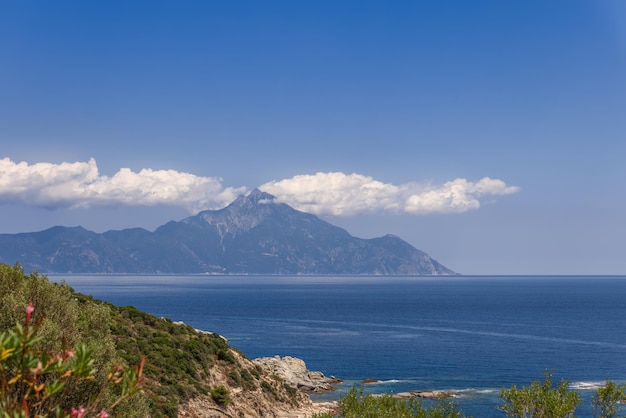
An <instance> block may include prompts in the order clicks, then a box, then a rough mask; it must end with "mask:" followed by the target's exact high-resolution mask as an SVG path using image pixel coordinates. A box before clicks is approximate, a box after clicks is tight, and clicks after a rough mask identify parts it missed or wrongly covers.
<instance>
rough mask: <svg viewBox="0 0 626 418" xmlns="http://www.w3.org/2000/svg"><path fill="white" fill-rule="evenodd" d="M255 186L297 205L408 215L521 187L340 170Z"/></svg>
mask: <svg viewBox="0 0 626 418" xmlns="http://www.w3.org/2000/svg"><path fill="white" fill-rule="evenodd" d="M259 188H260V189H261V190H263V191H266V192H268V193H271V194H273V195H275V196H276V197H277V198H278V200H280V201H282V202H285V203H287V204H289V205H290V206H293V207H295V208H297V209H299V210H302V211H305V212H311V213H315V214H318V215H335V216H349V215H355V214H359V213H368V212H381V211H384V212H389V211H391V212H401V213H408V214H412V215H425V214H430V213H461V212H466V211H468V210H471V209H478V208H479V207H480V199H481V198H482V197H486V196H497V195H506V194H512V193H516V192H518V191H519V187H515V186H507V185H506V183H504V182H503V181H502V180H498V179H492V178H489V177H484V178H482V179H481V180H479V181H478V182H471V181H468V180H466V179H462V178H458V179H455V180H452V181H449V182H447V183H444V184H441V185H430V184H429V185H423V184H418V183H406V184H402V185H393V184H389V183H382V182H380V181H377V180H374V179H373V178H372V177H367V176H364V175H361V174H344V173H317V174H315V175H301V176H295V177H292V178H290V179H286V180H281V181H272V182H269V183H266V184H264V185H262V186H260V187H259Z"/></svg>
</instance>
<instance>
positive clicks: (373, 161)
mask: <svg viewBox="0 0 626 418" xmlns="http://www.w3.org/2000/svg"><path fill="white" fill-rule="evenodd" d="M0 63H1V65H0V214H2V216H0V233H16V232H27V231H37V230H42V229H45V228H48V227H51V226H54V225H66V226H74V225H82V226H84V227H86V228H88V229H91V230H95V231H99V232H100V231H105V230H108V229H122V228H126V227H133V226H143V227H145V228H148V229H154V228H155V227H156V226H158V225H160V224H163V223H165V222H167V221H168V220H171V219H176V220H177V219H182V218H184V217H186V216H189V215H190V214H193V213H194V212H195V211H198V210H200V209H204V208H206V209H216V208H219V207H222V206H224V205H225V204H226V203H228V202H229V201H230V200H231V199H232V198H234V196H236V195H237V194H239V193H246V192H249V191H250V190H252V189H253V188H255V187H261V188H262V189H263V190H265V191H268V192H270V193H273V194H275V195H276V196H277V197H278V198H279V199H280V200H281V201H284V202H287V203H289V204H291V205H292V206H294V207H297V208H300V209H303V210H307V211H310V212H313V213H317V214H319V215H320V216H322V217H323V218H324V219H326V220H328V221H329V222H331V223H334V224H336V225H339V226H342V227H344V228H346V229H347V230H348V231H349V232H350V233H352V234H353V235H356V236H360V237H364V238H369V237H374V236H379V235H383V234H386V233H393V234H396V235H398V236H400V237H402V238H404V239H405V240H407V241H408V242H410V243H411V244H413V245H414V246H416V247H417V248H419V249H421V250H424V251H426V252H427V253H429V254H430V255H431V256H433V257H434V258H436V259H437V260H438V261H440V262H441V263H443V264H444V265H446V266H447V267H449V268H451V269H453V270H455V271H458V272H461V273H465V274H626V251H625V250H624V248H625V247H624V237H625V236H626V211H625V210H624V206H625V203H626V166H625V164H624V158H625V156H626V138H625V133H626V3H624V2H621V1H619V0H614V1H610V0H606V1H595V0H594V1H592V0H589V1H578V0H567V1H565V0H563V1H549V2H546V1H524V2H504V1H476V2H473V1H472V2H468V1H424V2H415V1H394V2H389V1H367V0H359V1H297V2H291V1H249V2H248V1H236V2H218V1H192V0H190V1H185V2H166V1H132V2H128V1H107V2H99V1H94V2H83V1H58V2H37V1H19V2H15V1H8V0H0Z"/></svg>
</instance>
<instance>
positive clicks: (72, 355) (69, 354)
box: [63, 350, 74, 360]
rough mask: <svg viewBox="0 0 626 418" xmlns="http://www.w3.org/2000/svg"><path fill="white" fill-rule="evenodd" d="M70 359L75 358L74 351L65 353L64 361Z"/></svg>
mask: <svg viewBox="0 0 626 418" xmlns="http://www.w3.org/2000/svg"><path fill="white" fill-rule="evenodd" d="M70 357H74V352H73V351H72V350H67V351H65V352H64V353H63V360H67V359H68V358H70Z"/></svg>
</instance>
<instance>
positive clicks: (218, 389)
mask: <svg viewBox="0 0 626 418" xmlns="http://www.w3.org/2000/svg"><path fill="white" fill-rule="evenodd" d="M211 398H213V400H214V401H215V402H216V403H217V404H218V405H226V404H228V403H230V398H229V397H228V389H226V388H225V387H224V386H215V387H214V388H213V389H211Z"/></svg>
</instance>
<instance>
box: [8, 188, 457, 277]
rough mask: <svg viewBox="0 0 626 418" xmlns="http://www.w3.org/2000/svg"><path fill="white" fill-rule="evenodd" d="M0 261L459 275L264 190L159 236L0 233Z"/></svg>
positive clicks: (163, 269)
mask: <svg viewBox="0 0 626 418" xmlns="http://www.w3.org/2000/svg"><path fill="white" fill-rule="evenodd" d="M0 262H3V263H9V264H13V263H16V262H19V263H20V264H21V265H22V266H23V267H24V269H26V270H37V271H39V272H42V273H74V274H79V273H99V274H103V273H105V274H106V273H128V274H284V275H297V274H310V275H334V274H360V275H452V274H455V273H454V272H453V271H451V270H449V269H447V268H446V267H444V266H442V265H441V264H439V263H438V262H437V261H435V260H434V259H432V258H431V257H429V256H428V255H427V254H426V253H424V252H422V251H420V250H418V249H416V248H414V247H413V246H411V245H410V244H409V243H407V242H406V241H404V240H402V239H400V238H398V237H396V236H393V235H385V236H383V237H380V238H372V239H362V238H357V237H353V236H352V235H350V234H349V233H348V232H347V231H346V230H344V229H342V228H339V227H337V226H334V225H331V224H330V223H328V222H326V221H324V220H322V219H320V218H318V217H317V216H315V215H312V214H309V213H305V212H301V211H298V210H295V209H293V208H292V207H290V206H289V205H287V204H285V203H277V202H276V199H275V197H274V196H272V195H271V194H268V193H264V192H262V191H260V190H258V189H255V190H253V191H252V192H251V193H250V194H249V195H247V196H244V195H240V196H239V197H238V198H237V199H236V200H235V201H233V202H232V203H231V204H230V205H228V206H227V207H225V208H223V209H219V210H207V211H203V212H200V213H198V214H197V215H195V216H191V217H188V218H185V219H183V220H181V221H171V222H168V223H166V224H165V225H162V226H160V227H158V228H157V229H156V230H155V231H154V232H150V231H148V230H146V229H142V228H130V229H124V230H119V231H107V232H104V233H102V234H99V233H96V232H92V231H88V230H86V229H84V228H82V227H80V226H78V227H62V226H55V227H53V228H50V229H47V230H44V231H40V232H32V233H20V234H0Z"/></svg>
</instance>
